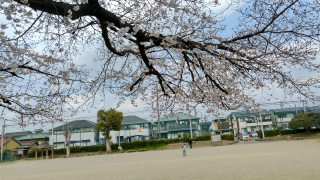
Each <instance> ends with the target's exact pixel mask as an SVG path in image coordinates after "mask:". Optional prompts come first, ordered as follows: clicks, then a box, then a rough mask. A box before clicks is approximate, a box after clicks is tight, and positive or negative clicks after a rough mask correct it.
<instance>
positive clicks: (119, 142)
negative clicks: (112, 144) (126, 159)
mask: <svg viewBox="0 0 320 180" xmlns="http://www.w3.org/2000/svg"><path fill="white" fill-rule="evenodd" d="M118 136H119V149H120V130H119V131H118Z"/></svg>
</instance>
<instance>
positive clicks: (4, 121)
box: [1, 119, 6, 162]
mask: <svg viewBox="0 0 320 180" xmlns="http://www.w3.org/2000/svg"><path fill="white" fill-rule="evenodd" d="M5 126H6V120H5V119H3V126H2V135H1V162H2V161H3V136H4V128H5Z"/></svg>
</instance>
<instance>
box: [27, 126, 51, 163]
mask: <svg viewBox="0 0 320 180" xmlns="http://www.w3.org/2000/svg"><path fill="white" fill-rule="evenodd" d="M51 135H52V146H53V137H54V136H53V121H52V129H51ZM31 147H32V140H31ZM51 157H53V148H52V150H51Z"/></svg>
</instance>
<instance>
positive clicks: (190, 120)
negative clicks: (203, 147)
mask: <svg viewBox="0 0 320 180" xmlns="http://www.w3.org/2000/svg"><path fill="white" fill-rule="evenodd" d="M189 122H190V135H191V139H192V138H193V136H192V126H191V115H190V111H189Z"/></svg>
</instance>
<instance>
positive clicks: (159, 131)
mask: <svg viewBox="0 0 320 180" xmlns="http://www.w3.org/2000/svg"><path fill="white" fill-rule="evenodd" d="M157 112H158V133H159V139H161V130H160V112H159V94H158V91H157Z"/></svg>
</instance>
